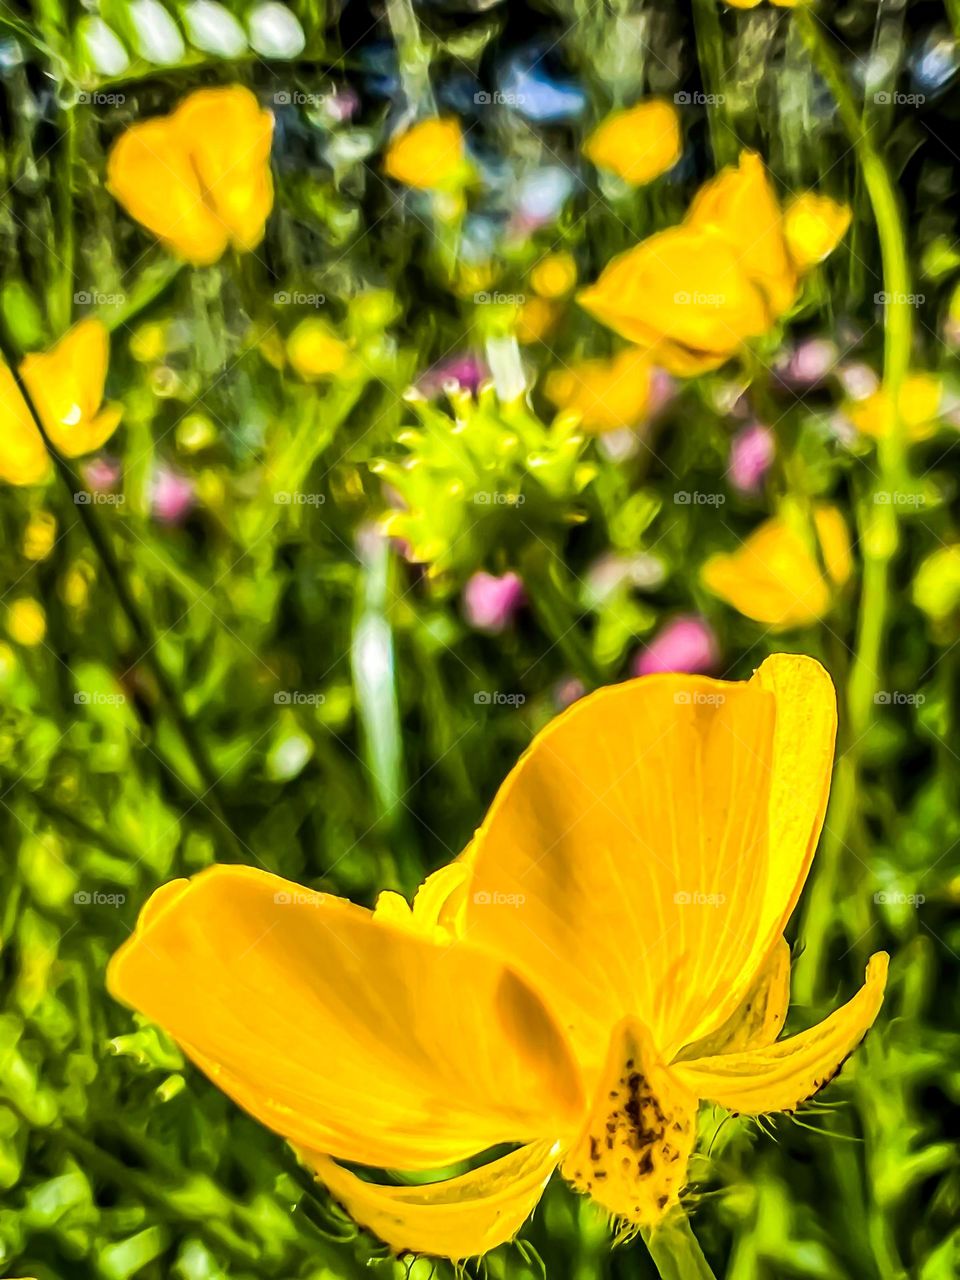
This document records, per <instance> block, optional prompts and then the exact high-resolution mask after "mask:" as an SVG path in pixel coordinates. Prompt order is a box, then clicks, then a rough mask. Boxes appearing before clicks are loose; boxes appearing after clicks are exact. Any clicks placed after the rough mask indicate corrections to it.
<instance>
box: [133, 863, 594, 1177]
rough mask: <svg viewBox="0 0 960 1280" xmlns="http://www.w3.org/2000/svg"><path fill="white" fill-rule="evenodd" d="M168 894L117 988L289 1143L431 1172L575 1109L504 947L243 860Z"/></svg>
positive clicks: (555, 1128)
mask: <svg viewBox="0 0 960 1280" xmlns="http://www.w3.org/2000/svg"><path fill="white" fill-rule="evenodd" d="M161 892H162V894H163V900H162V902H161V903H160V905H159V906H157V907H153V906H151V905H150V904H148V906H147V911H146V915H145V917H144V918H143V920H142V921H141V923H140V925H139V926H138V929H137V932H136V933H135V935H134V936H133V937H132V938H131V939H129V940H128V941H127V942H126V943H125V944H124V946H123V947H121V949H120V950H119V951H118V952H117V954H116V955H115V956H114V957H113V960H112V961H111V963H110V967H109V970H108V984H109V987H110V990H111V992H112V993H113V994H114V995H115V996H116V997H117V998H118V999H120V1000H122V1001H124V1002H125V1003H126V1004H129V1005H131V1006H132V1007H133V1008H135V1009H137V1010H139V1011H140V1012H141V1013H143V1014H145V1015H146V1016H147V1017H148V1018H151V1019H152V1020H153V1021H155V1022H158V1023H159V1024H160V1025H161V1026H163V1027H165V1028H166V1029H167V1030H168V1031H169V1032H170V1034H171V1035H172V1036H173V1037H174V1038H175V1039H176V1040H178V1042H179V1043H180V1044H181V1046H182V1047H183V1049H184V1050H185V1052H186V1053H187V1054H189V1056H190V1057H191V1058H192V1059H193V1060H194V1061H195V1062H196V1063H197V1064H198V1065H199V1066H200V1067H201V1068H202V1069H203V1070H204V1071H205V1072H206V1073H207V1074H208V1075H209V1076H210V1078H211V1079H212V1080H214V1081H215V1083H216V1084H217V1085H218V1086H219V1087H220V1088H221V1089H223V1090H224V1092H225V1093H227V1094H228V1095H229V1096H230V1097H232V1098H233V1099H234V1100H235V1101H236V1102H238V1103H239V1104H240V1106H242V1107H244V1108H245V1109H246V1110H247V1111H249V1112H250V1113H251V1114H252V1115H253V1116H255V1117H256V1118H257V1119H258V1120H260V1121H261V1122H262V1123H264V1124H266V1125H268V1126H269V1127H270V1128H272V1129H274V1130H275V1131H276V1132H277V1133H280V1134H282V1135H283V1136H284V1137H286V1138H288V1139H289V1140H290V1141H291V1142H294V1143H295V1144H297V1145H301V1146H304V1147H308V1148H310V1149H311V1150H315V1151H323V1152H325V1153H327V1154H329V1155H332V1156H335V1157H337V1158H339V1159H345V1160H350V1161H355V1162H357V1163H361V1164H370V1165H377V1166H383V1167H390V1168H402V1169H411V1170H412V1169H429V1168H438V1167H442V1166H444V1165H447V1164H450V1163H453V1162H454V1161H457V1160H461V1159H465V1158H467V1157H469V1156H472V1155H474V1154H476V1153H477V1152H479V1151H483V1150H486V1149H487V1148H489V1147H490V1146H493V1145H495V1144H497V1143H499V1142H522V1141H527V1140H535V1139H540V1138H546V1137H549V1138H551V1139H555V1138H556V1137H558V1136H561V1135H562V1134H563V1133H564V1132H565V1131H569V1130H570V1128H571V1126H572V1125H573V1124H575V1123H576V1120H577V1118H578V1117H579V1113H580V1107H581V1094H580V1086H579V1081H578V1078H577V1074H576V1069H575V1067H574V1066H573V1064H572V1062H571V1060H570V1058H569V1055H568V1052H567V1050H566V1046H565V1043H564V1040H563V1039H562V1037H561V1035H560V1033H559V1032H558V1030H557V1028H556V1025H555V1024H554V1023H553V1021H552V1020H551V1019H550V1017H549V1016H548V1014H547V1013H546V1011H545V1009H544V1008H543V1006H542V1004H541V1002H540V1001H539V999H538V998H537V996H535V995H534V994H533V992H532V991H531V990H530V988H529V987H528V986H527V985H526V984H525V983H524V982H523V981H522V980H521V979H520V978H518V977H516V976H515V975H514V974H513V973H512V972H511V971H510V970H509V969H507V968H506V966H504V965H503V964H502V963H501V962H499V961H498V960H496V959H495V958H494V957H491V956H489V955H486V954H483V953H480V952H478V951H477V950H476V949H475V948H474V947H472V946H469V945H466V944H462V943H457V942H452V943H451V942H448V943H446V944H445V945H442V946H438V945H436V944H434V943H432V942H430V941H428V940H427V939H425V938H423V937H422V936H418V935H416V934H414V933H412V932H410V931H408V930H405V929H399V928H395V927H393V926H391V925H390V924H389V923H387V922H385V921H381V920H374V917H373V915H372V913H371V912H369V911H366V910H364V909H363V908H361V907H356V906H354V905H353V904H351V903H348V902H345V901H343V900H341V899H338V898H333V897H330V896H329V895H326V894H318V893H315V892H313V891H310V890H306V889H302V888H300V887H299V886H298V885H295V884H291V883H290V882H289V881H285V880H281V879H279V878H278V877H276V876H272V875H268V874H266V873H265V872H261V871H257V870H255V869H252V868H249V867H238V866H220V867H213V868H210V869H209V870H208V871H206V872H203V873H202V874H201V875H199V876H198V877H196V878H195V879H194V880H192V881H190V882H189V885H188V886H186V887H181V886H178V888H177V889H175V890H174V889H171V888H170V887H169V886H164V888H163V889H162V890H161ZM467 993H469V994H467Z"/></svg>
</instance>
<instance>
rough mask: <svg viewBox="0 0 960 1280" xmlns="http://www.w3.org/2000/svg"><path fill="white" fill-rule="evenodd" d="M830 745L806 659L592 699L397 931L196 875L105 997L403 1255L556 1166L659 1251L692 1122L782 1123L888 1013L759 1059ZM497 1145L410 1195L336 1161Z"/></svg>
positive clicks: (143, 928)
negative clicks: (728, 1116)
mask: <svg viewBox="0 0 960 1280" xmlns="http://www.w3.org/2000/svg"><path fill="white" fill-rule="evenodd" d="M835 728H836V699H835V695H834V690H833V686H832V683H831V681H830V678H829V676H828V675H827V673H826V672H825V671H824V670H823V668H822V667H821V666H820V665H819V664H818V663H816V662H814V661H813V660H812V659H810V658H805V657H799V656H794V655H786V654H778V655H775V656H774V657H772V658H770V659H768V660H767V661H766V662H765V663H764V664H763V666H762V667H761V668H760V670H759V671H758V672H757V673H756V674H755V675H754V677H753V679H751V680H749V681H745V682H729V683H728V682H724V681H718V680H711V679H708V678H707V677H703V676H688V675H655V676H647V677H644V678H642V679H639V680H632V681H629V682H627V683H625V684H621V685H615V686H611V687H609V688H606V689H602V690H600V691H599V692H598V693H595V694H593V695H591V696H590V697H587V698H584V699H582V700H581V701H579V702H577V703H575V704H574V705H573V706H572V707H571V708H570V709H569V710H568V711H567V712H565V713H564V714H563V715H561V716H560V717H558V718H557V719H556V720H554V721H553V722H552V723H551V724H550V725H549V726H548V727H547V728H546V729H545V730H544V731H543V732H542V733H541V734H539V735H538V737H537V738H536V739H535V740H534V742H533V744H532V746H531V747H530V749H529V750H528V751H527V752H525V754H524V755H523V757H522V758H521V760H520V761H519V763H518V764H517V765H516V767H515V768H514V769H513V771H512V772H511V773H510V775H509V777H508V778H507V779H506V781H505V782H504V784H503V786H502V787H501V789H500V792H499V794H498V795H497V797H496V799H495V800H494V802H493V805H492V806H491V808H490V811H489V813H488V814H487V817H486V819H485V820H484V822H483V824H482V826H481V827H480V829H479V831H478V832H477V835H476V836H475V838H474V841H473V843H472V845H471V846H470V848H469V850H468V851H467V853H466V854H465V856H464V857H463V858H461V859H460V860H458V862H456V863H454V864H453V866H452V867H451V868H446V869H444V871H443V872H441V873H440V874H439V876H432V877H431V878H430V880H428V881H427V884H426V885H425V886H424V888H423V889H422V890H421V892H420V894H418V895H417V898H416V900H415V902H414V907H413V910H412V911H411V910H410V909H409V908H407V907H406V906H405V904H403V903H402V902H401V901H399V900H396V899H395V898H394V896H393V895H391V897H390V898H388V899H387V900H385V901H383V900H382V901H381V904H380V905H379V907H378V910H377V911H376V912H370V911H368V910H365V909H364V908H362V907H358V906H354V905H353V904H352V903H350V902H346V901H344V900H343V899H340V898H335V897H332V896H330V895H327V894H323V893H315V892H312V891H310V890H307V889H302V888H300V887H299V886H297V885H295V884H291V883H290V882H289V881H285V880H281V879H279V878H278V877H276V876H273V875H270V874H267V873H266V872H263V871H260V870H257V869H255V868H251V867H241V866H217V867H212V868H210V869H209V870H207V871H205V872H203V873H202V874H200V875H199V876H197V877H196V878H195V879H193V880H190V881H186V880H179V881H174V882H172V883H170V884H167V885H164V886H163V887H162V888H161V889H159V890H158V891H157V892H156V893H155V894H154V896H153V897H152V898H151V899H150V901H149V902H148V903H147V905H146V907H145V908H144V910H143V913H142V914H141V917H140V921H139V924H138V926H137V930H136V932H135V934H134V935H133V936H132V937H131V938H130V939H128V940H127V941H126V942H125V943H124V945H123V946H122V947H121V949H120V950H119V952H118V953H117V954H116V955H115V956H114V958H113V960H112V961H111V964H110V967H109V970H108V984H109V987H110V990H111V991H112V993H113V994H114V995H115V996H116V997H117V998H118V999H120V1000H122V1001H124V1002H125V1003H127V1004H128V1005H130V1006H132V1007H133V1008H135V1009H137V1010H138V1011H139V1012H141V1013H142V1014H144V1015H145V1016H146V1017H148V1018H150V1019H152V1020H153V1021H155V1022H158V1023H160V1024H161V1025H162V1026H163V1027H165V1028H166V1029H167V1031H168V1032H169V1033H170V1034H171V1035H172V1036H173V1037H174V1038H175V1039H176V1040H177V1041H178V1042H179V1043H180V1045H181V1046H182V1047H183V1049H184V1051H185V1052H186V1053H187V1054H188V1055H189V1056H190V1057H191V1058H192V1059H193V1061H194V1062H195V1063H196V1064H197V1065H198V1066H199V1067H200V1068H201V1069H202V1070H203V1071H205V1072H206V1073H207V1074H208V1075H209V1076H210V1077H211V1079H213V1080H214V1081H215V1082H216V1083H217V1085H218V1086H219V1087H220V1088H221V1089H223V1090H224V1091H225V1092H226V1093H227V1094H229V1096H230V1097H232V1098H233V1099H234V1100H235V1101H236V1102H237V1103H239V1105H240V1106H242V1107H244V1108H245V1109H246V1110H247V1111H248V1112H250V1113H251V1114H252V1115H253V1116H254V1117H255V1118H257V1119H258V1120H260V1121H261V1122H262V1123H264V1124H266V1125H267V1126H269V1127H270V1128H271V1129H273V1130H274V1131H275V1132H276V1133H278V1134H280V1135H281V1136H283V1137H284V1138H286V1139H287V1140H288V1141H289V1142H290V1143H292V1144H293V1146H294V1147H295V1148H296V1150H297V1151H298V1153H299V1155H300V1157H301V1159H302V1160H303V1161H304V1162H305V1163H306V1164H308V1165H309V1166H310V1167H311V1168H312V1169H313V1170H314V1172H315V1173H316V1175H317V1177H318V1178H319V1180H320V1181H321V1182H322V1183H324V1184H325V1185H326V1186H327V1187H328V1189H329V1190H330V1192H331V1194H332V1195H333V1196H334V1198H335V1199H336V1200H337V1201H339V1202H340V1203H342V1204H343V1205H345V1206H346V1208H347V1209H348V1211H349V1212H350V1213H351V1214H352V1216H353V1217H354V1218H355V1219H356V1220H357V1221H358V1222H359V1223H361V1224H362V1225H363V1226H365V1227H367V1228H369V1229H370V1230H372V1231H373V1232H375V1233H376V1234H377V1235H378V1236H380V1237H382V1239H384V1240H385V1241H386V1242H387V1244H388V1245H389V1246H391V1247H392V1248H393V1249H394V1250H396V1251H398V1252H408V1251H409V1252H422V1253H427V1254H433V1255H440V1256H444V1257H448V1258H452V1259H462V1258H465V1257H468V1256H471V1255H475V1254H480V1253H483V1252H485V1251H486V1250H488V1249H492V1248H494V1247H495V1246H497V1245H498V1244H501V1243H502V1242H503V1241H505V1240H508V1239H510V1238H511V1237H512V1236H514V1235H515V1234H516V1232H517V1231H518V1230H519V1228H520V1227H521V1225H522V1224H523V1222H524V1220H525V1218H526V1217H527V1216H528V1215H529V1213H530V1212H531V1211H532V1209H533V1208H534V1206H535V1205H536V1203H537V1201H538V1200H539V1198H540V1195H541V1193H542V1191H543V1188H544V1186H545V1184H546V1182H547V1181H548V1179H549V1178H550V1176H551V1174H552V1173H553V1171H554V1170H555V1169H557V1168H558V1167H559V1168H560V1170H561V1172H562V1174H563V1176H564V1177H565V1178H567V1179H568V1180H569V1181H570V1182H572V1183H573V1185H574V1186H575V1187H576V1188H577V1189H578V1190H580V1191H582V1192H585V1193H587V1194H588V1195H590V1196H591V1197H592V1198H593V1199H594V1200H595V1201H597V1202H598V1203H599V1205H600V1206H602V1208H603V1209H605V1210H606V1211H607V1212H608V1213H610V1214H611V1215H613V1216H615V1217H616V1218H620V1219H625V1220H627V1221H628V1222H630V1223H634V1224H638V1225H640V1226H643V1227H650V1228H655V1227H656V1226H657V1224H658V1223H659V1222H660V1221H661V1219H662V1218H663V1217H664V1215H665V1214H667V1213H669V1212H670V1210H671V1209H673V1208H674V1207H675V1206H676V1204H677V1202H678V1199H679V1196H680V1193H681V1191H682V1190H683V1187H684V1184H685V1182H686V1178H687V1173H688V1162H689V1159H690V1155H691V1152H692V1150H693V1147H694V1143H695V1140H696V1121H697V1110H698V1106H699V1104H700V1101H701V1100H709V1101H710V1102H712V1103H715V1104H717V1105H719V1106H721V1107H725V1108H727V1109H728V1110H730V1111H734V1112H738V1113H740V1114H744V1115H751V1116H755V1115H761V1114H764V1113H768V1112H772V1111H793V1110H794V1109H796V1108H797V1107H798V1106H799V1105H800V1104H801V1103H803V1102H805V1101H806V1100H807V1099H809V1098H811V1097H813V1096H814V1095H815V1094H816V1093H817V1092H818V1090H819V1089H820V1088H821V1087H822V1086H823V1085H824V1084H825V1083H826V1082H827V1081H828V1080H830V1079H831V1078H832V1077H833V1075H835V1073H836V1071H837V1070H838V1068H839V1066H840V1064H841V1063H842V1062H843V1061H844V1059H845V1058H846V1056H847V1055H848V1054H849V1053H850V1052H851V1050H852V1049H854V1048H855V1046H856V1045H857V1044H858V1043H859V1042H860V1040H861V1039H862V1038H863V1036H864V1034H865V1033H866V1031H867V1030H868V1028H869V1027H870V1026H871V1025H872V1023H873V1021H874V1019H875V1018H876V1016H877V1013H878V1011H879V1009H880V1006H881V1003H882V999H883V991H884V986H885V982H886V971H887V956H886V955H885V954H884V953H882V952H881V953H878V954H877V955H875V956H874V957H873V958H872V959H871V961H870V963H869V965H868V966H867V973H866V983H865V985H864V986H863V987H862V988H861V989H860V991H859V992H858V993H857V994H856V995H855V996H854V997H853V998H852V999H851V1000H850V1001H849V1002H848V1003H847V1004H846V1005H844V1006H842V1007H841V1008H839V1009H837V1010H836V1012H834V1013H832V1014H831V1015H830V1016H829V1017H827V1018H826V1019H825V1020H824V1021H823V1022H821V1023H819V1024H818V1025H817V1026H814V1027H812V1028H811V1029H809V1030H807V1031H803V1032H800V1033H799V1034H798V1035H796V1036H793V1037H791V1038H790V1039H787V1040H781V1041H778V1039H777V1038H778V1036H779V1035H780V1032H781V1031H782V1029H783V1024H784V1019H785V1015H786V1009H787V1003H788V995H789V968H790V952H789V948H788V946H787V944H786V942H785V941H784V939H783V930H784V927H785V925H786V923H787V920H788V919H789V917H790V914H791V912H792V911H793V908H794V906H795V905H796V902H797V899H798V897H799V895H800V892H801V890H802V888H803V885H804V882H805V880H806V878H807V874H808V872H809V869H810V862H811V859H812V856H813V852H814V848H815V846H816V843H817V838H818V836H819V832H820V827H821V825H822V822H823V816H824V810H825V808H826V802H827V796H828V792H829V784H830V772H831V767H832V762H833V746H834V735H835ZM651 743H655V744H656V750H655V751H651V750H650V744H651ZM598 796H602V797H603V803H602V804H598V802H597V797H598ZM502 1143H508V1144H510V1145H511V1146H512V1147H514V1148H515V1149H513V1150H511V1151H510V1152H509V1153H508V1154H506V1155H501V1156H498V1157H496V1158H494V1159H493V1160H492V1161H490V1162H488V1163H486V1164H484V1165H482V1166H481V1167H479V1168H476V1169H474V1170H472V1171H471V1172H468V1173H462V1174H459V1175H457V1176H454V1177H447V1178H446V1179H445V1180H439V1181H438V1180H426V1181H425V1180H423V1179H418V1180H417V1182H416V1184H415V1185H399V1186H398V1185H390V1186H384V1185H379V1184H377V1183H373V1182H370V1181H367V1180H365V1179H362V1178H360V1177H358V1176H357V1175H356V1174H355V1173H353V1172H351V1171H350V1170H349V1169H348V1168H347V1167H345V1164H344V1162H348V1163H350V1164H361V1165H366V1166H371V1167H376V1168H383V1169H390V1170H394V1169H397V1170H404V1171H407V1172H409V1173H423V1172H424V1171H428V1170H440V1169H443V1168H446V1167H448V1166H449V1165H451V1164H454V1163H457V1162H459V1161H462V1160H467V1159H470V1158H472V1157H475V1156H477V1154H478V1153H482V1152H487V1151H489V1150H490V1149H491V1148H493V1147H496V1146H498V1145H500V1144H502Z"/></svg>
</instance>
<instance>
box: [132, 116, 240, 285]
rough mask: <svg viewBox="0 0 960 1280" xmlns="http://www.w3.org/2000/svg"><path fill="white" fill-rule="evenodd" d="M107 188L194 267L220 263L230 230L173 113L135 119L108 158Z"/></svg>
mask: <svg viewBox="0 0 960 1280" xmlns="http://www.w3.org/2000/svg"><path fill="white" fill-rule="evenodd" d="M107 188H108V190H109V191H110V193H111V195H112V196H113V197H114V198H115V199H116V200H117V201H119V203H120V204H121V205H123V207H124V209H126V211H127V213H128V214H129V215H130V217H131V218H133V219H134V220H135V221H136V222H139V223H140V224H141V225H142V226H144V227H146V228H147V230H148V231H152V232H153V234H154V235H155V236H157V237H158V238H159V239H160V240H163V241H164V242H165V243H166V244H167V245H169V247H170V248H171V249H172V250H173V252H174V253H176V254H177V255H178V256H179V257H181V258H184V259H186V261H187V262H190V263H193V264H194V265H195V266H205V265H207V264H209V263H211V262H216V261H217V259H218V258H220V257H221V256H222V255H223V253H224V251H225V250H226V248H227V243H228V236H227V229H226V227H225V226H224V224H223V223H222V222H221V221H220V219H219V218H218V217H217V216H216V214H215V213H214V212H213V210H212V209H211V208H210V207H209V206H208V205H207V204H206V203H205V202H204V198H203V188H202V186H201V183H200V177H199V174H198V173H197V169H196V166H195V165H194V163H193V159H192V157H191V155H190V154H189V152H188V151H187V149H186V148H185V146H184V144H183V138H182V136H181V134H180V131H179V130H178V128H177V127H176V125H174V124H173V123H172V122H171V118H170V117H169V116H162V117H160V118H158V119H155V120H143V121H140V122H138V123H137V124H133V125H131V126H130V128H129V129H127V131H126V132H125V133H122V134H121V135H120V137H119V138H118V139H117V141H116V142H115V143H114V144H113V148H112V150H111V151H110V155H109V157H108V158H107Z"/></svg>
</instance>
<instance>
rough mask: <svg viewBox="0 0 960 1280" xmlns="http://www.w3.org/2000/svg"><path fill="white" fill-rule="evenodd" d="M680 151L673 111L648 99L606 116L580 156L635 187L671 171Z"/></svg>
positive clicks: (660, 100) (659, 101)
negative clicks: (582, 155)
mask: <svg viewBox="0 0 960 1280" xmlns="http://www.w3.org/2000/svg"><path fill="white" fill-rule="evenodd" d="M682 147H683V140H682V136H681V133H680V116H679V114H678V113H677V109H676V107H674V106H673V104H672V103H670V102H667V101H665V100H664V99H663V98H651V99H649V100H648V101H646V102H638V103H637V104H636V106H633V107H628V108H627V109H626V110H625V111H615V112H614V113H613V115H609V116H607V118H606V119H605V120H603V121H602V122H601V123H600V124H599V125H598V126H597V128H596V129H594V131H593V133H591V134H590V136H589V138H587V140H586V142H585V143H584V145H583V154H584V155H585V156H586V157H587V159H588V160H589V161H590V162H591V163H592V164H595V165H596V166H597V168H598V169H607V170H609V171H610V172H611V173H615V174H616V175H617V177H618V178H622V179H623V181H624V182H627V183H629V184H630V186H632V187H639V186H642V185H643V184H644V183H646V182H652V181H653V179H654V178H659V177H660V175H661V174H663V173H666V172H667V171H668V170H670V169H672V168H673V166H674V165H675V164H676V163H677V161H678V160H679V159H680V152H681V150H682Z"/></svg>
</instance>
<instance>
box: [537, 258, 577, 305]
mask: <svg viewBox="0 0 960 1280" xmlns="http://www.w3.org/2000/svg"><path fill="white" fill-rule="evenodd" d="M576 283H577V264H576V262H574V260H573V254H571V253H548V254H547V256H546V257H545V258H541V259H540V261H539V262H538V263H537V265H536V266H535V267H534V268H533V270H532V271H531V272H530V287H531V288H532V289H533V291H534V293H538V294H539V295H540V297H541V298H564V297H566V295H567V294H568V293H569V292H570V291H571V289H572V288H573V286H574V285H575V284H576Z"/></svg>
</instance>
